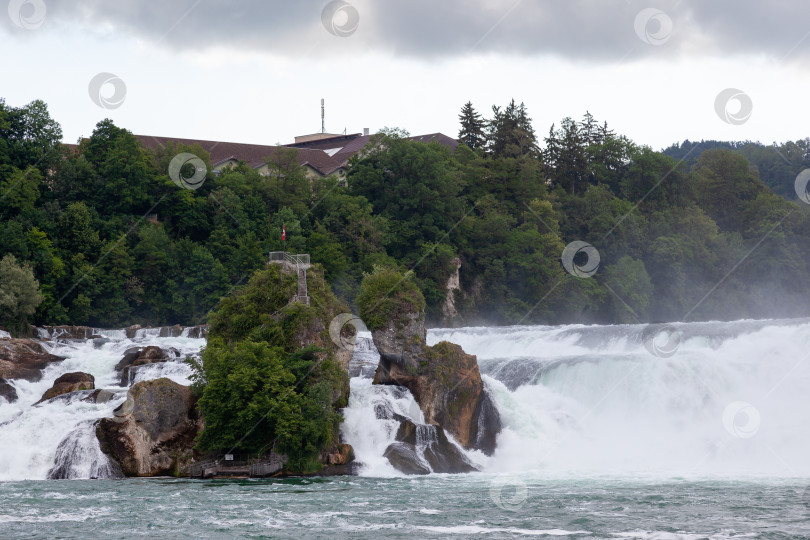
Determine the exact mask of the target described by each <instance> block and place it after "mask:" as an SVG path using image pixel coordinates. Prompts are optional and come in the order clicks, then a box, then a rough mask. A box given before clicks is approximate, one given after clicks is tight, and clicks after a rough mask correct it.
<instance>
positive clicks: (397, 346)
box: [371, 313, 427, 363]
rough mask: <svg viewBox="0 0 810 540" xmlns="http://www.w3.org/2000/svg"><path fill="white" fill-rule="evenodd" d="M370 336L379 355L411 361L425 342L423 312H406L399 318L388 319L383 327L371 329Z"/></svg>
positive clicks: (418, 353) (420, 350) (425, 333)
mask: <svg viewBox="0 0 810 540" xmlns="http://www.w3.org/2000/svg"><path fill="white" fill-rule="evenodd" d="M371 336H372V338H373V339H374V345H375V346H376V347H377V350H378V351H379V352H380V356H384V357H391V358H400V359H401V360H400V361H401V362H406V363H412V361H413V359H414V358H415V357H416V356H419V355H420V354H421V352H422V348H423V347H424V346H425V343H426V341H425V340H426V336H427V331H426V330H425V314H424V313H406V314H404V315H403V316H402V317H400V318H399V319H392V320H390V321H388V322H387V323H386V325H385V326H384V327H383V328H381V329H379V330H374V331H372V332H371Z"/></svg>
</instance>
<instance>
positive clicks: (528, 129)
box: [487, 99, 539, 157]
mask: <svg viewBox="0 0 810 540" xmlns="http://www.w3.org/2000/svg"><path fill="white" fill-rule="evenodd" d="M492 115H493V116H492V119H491V120H490V121H489V123H488V125H487V149H488V150H489V152H490V153H491V154H492V155H493V156H496V157H499V156H500V157H519V156H525V155H529V156H533V157H535V156H538V155H539V148H538V147H537V136H536V135H535V133H534V128H533V127H532V119H531V118H529V113H528V111H527V110H526V106H525V105H524V104H523V103H521V104H520V105H517V104H516V103H515V100H514V99H513V100H512V101H510V102H509V105H507V106H506V108H505V109H503V111H502V110H501V108H500V107H497V106H495V105H493V106H492Z"/></svg>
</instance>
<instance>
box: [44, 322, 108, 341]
mask: <svg viewBox="0 0 810 540" xmlns="http://www.w3.org/2000/svg"><path fill="white" fill-rule="evenodd" d="M42 329H43V330H45V331H46V332H48V335H49V336H50V338H51V339H88V338H90V337H92V336H93V334H94V333H95V332H94V331H93V328H91V327H89V326H68V325H61V326H43V327H42Z"/></svg>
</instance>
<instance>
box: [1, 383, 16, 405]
mask: <svg viewBox="0 0 810 540" xmlns="http://www.w3.org/2000/svg"><path fill="white" fill-rule="evenodd" d="M0 398H4V399H5V400H6V401H7V402H9V403H13V402H14V401H17V390H16V389H15V388H14V387H13V386H11V384H9V382H8V381H7V380H5V379H0Z"/></svg>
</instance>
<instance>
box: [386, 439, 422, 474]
mask: <svg viewBox="0 0 810 540" xmlns="http://www.w3.org/2000/svg"><path fill="white" fill-rule="evenodd" d="M383 456H385V457H386V458H388V461H389V462H390V463H391V465H393V467H394V468H395V469H396V470H398V471H399V472H402V473H405V474H430V469H429V468H428V467H427V465H426V464H425V463H424V461H423V460H422V459H421V458H420V457H419V454H417V452H416V448H414V446H413V445H412V444H407V443H402V442H394V443H391V444H389V445H388V448H386V449H385V453H384V454H383Z"/></svg>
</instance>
